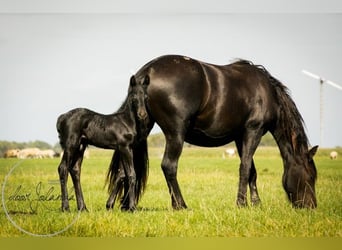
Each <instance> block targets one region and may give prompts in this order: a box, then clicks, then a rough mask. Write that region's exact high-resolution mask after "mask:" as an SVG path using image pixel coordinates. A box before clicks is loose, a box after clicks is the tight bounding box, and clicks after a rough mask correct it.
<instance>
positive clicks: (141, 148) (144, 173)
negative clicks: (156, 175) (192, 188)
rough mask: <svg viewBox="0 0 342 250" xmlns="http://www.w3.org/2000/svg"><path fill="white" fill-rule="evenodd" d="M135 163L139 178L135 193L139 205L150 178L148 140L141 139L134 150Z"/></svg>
mask: <svg viewBox="0 0 342 250" xmlns="http://www.w3.org/2000/svg"><path fill="white" fill-rule="evenodd" d="M133 162H134V170H135V174H136V178H137V182H136V189H135V193H136V198H137V199H136V201H137V203H138V201H139V199H140V197H141V195H142V194H143V192H144V191H145V187H146V183H147V177H148V168H149V161H148V147H147V138H144V139H141V140H140V141H139V142H138V144H137V145H136V146H135V147H134V148H133Z"/></svg>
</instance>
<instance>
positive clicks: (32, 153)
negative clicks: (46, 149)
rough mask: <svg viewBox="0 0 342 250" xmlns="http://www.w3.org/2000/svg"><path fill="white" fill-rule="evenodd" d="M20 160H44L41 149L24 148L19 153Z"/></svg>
mask: <svg viewBox="0 0 342 250" xmlns="http://www.w3.org/2000/svg"><path fill="white" fill-rule="evenodd" d="M18 158H19V159H28V158H31V159H39V158H42V157H41V155H40V149H39V148H24V149H22V150H20V151H19V153H18Z"/></svg>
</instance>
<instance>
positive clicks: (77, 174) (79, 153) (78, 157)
mask: <svg viewBox="0 0 342 250" xmlns="http://www.w3.org/2000/svg"><path fill="white" fill-rule="evenodd" d="M84 150H85V147H84V146H81V149H79V150H76V152H75V154H74V156H75V159H73V163H74V164H72V165H70V168H69V172H70V175H71V178H72V182H73V184H74V189H75V194H76V200H77V209H78V210H79V211H84V210H85V211H87V207H86V205H85V203H84V198H83V192H82V187H81V181H80V180H81V165H82V161H83V154H84Z"/></svg>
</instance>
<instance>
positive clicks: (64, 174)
mask: <svg viewBox="0 0 342 250" xmlns="http://www.w3.org/2000/svg"><path fill="white" fill-rule="evenodd" d="M58 174H59V181H60V184H61V198H62V211H69V200H68V189H67V181H68V166H67V155H66V154H65V153H64V154H63V157H62V160H61V163H60V164H59V166H58Z"/></svg>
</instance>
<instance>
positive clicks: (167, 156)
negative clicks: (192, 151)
mask: <svg viewBox="0 0 342 250" xmlns="http://www.w3.org/2000/svg"><path fill="white" fill-rule="evenodd" d="M166 138H167V139H166V146H165V153H164V157H163V161H162V170H163V173H164V176H165V179H166V182H167V186H168V188H169V192H170V195H171V202H172V207H173V208H174V209H177V210H178V209H183V208H187V206H186V204H185V201H184V199H183V196H182V193H181V190H180V187H179V184H178V181H177V168H178V159H179V157H180V155H181V152H182V149H183V142H184V140H183V139H181V137H180V136H174V137H169V136H166Z"/></svg>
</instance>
